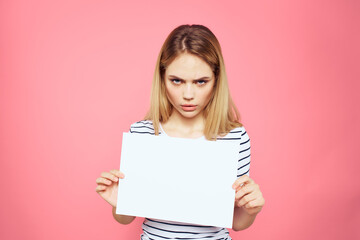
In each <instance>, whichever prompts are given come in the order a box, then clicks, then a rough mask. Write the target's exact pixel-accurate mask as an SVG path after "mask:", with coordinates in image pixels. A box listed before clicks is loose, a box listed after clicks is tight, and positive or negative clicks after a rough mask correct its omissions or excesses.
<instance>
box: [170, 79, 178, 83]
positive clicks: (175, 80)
mask: <svg viewBox="0 0 360 240" xmlns="http://www.w3.org/2000/svg"><path fill="white" fill-rule="evenodd" d="M170 81H172V82H173V83H175V84H180V83H181V81H180V80H179V79H171V80H170Z"/></svg>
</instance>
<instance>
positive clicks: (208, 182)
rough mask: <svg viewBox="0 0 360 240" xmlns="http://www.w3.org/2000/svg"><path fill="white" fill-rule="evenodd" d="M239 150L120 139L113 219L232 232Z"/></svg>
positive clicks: (220, 144)
mask: <svg viewBox="0 0 360 240" xmlns="http://www.w3.org/2000/svg"><path fill="white" fill-rule="evenodd" d="M238 144H239V143H234V142H233V141H205V140H199V139H185V138H174V137H167V136H156V135H147V134H143V135H140V134H132V133H123V140H122V149H121V162H120V171H121V172H123V173H124V174H125V178H124V179H120V180H119V186H118V198H117V207H116V213H117V214H122V215H130V216H138V217H147V218H152V219H160V220H168V221H175V222H184V223H192V224H198V225H205V226H217V227H225V228H232V222H233V214H234V200H235V190H234V189H232V184H233V183H234V181H235V180H236V178H237V161H238V159H237V157H238V152H237V151H238Z"/></svg>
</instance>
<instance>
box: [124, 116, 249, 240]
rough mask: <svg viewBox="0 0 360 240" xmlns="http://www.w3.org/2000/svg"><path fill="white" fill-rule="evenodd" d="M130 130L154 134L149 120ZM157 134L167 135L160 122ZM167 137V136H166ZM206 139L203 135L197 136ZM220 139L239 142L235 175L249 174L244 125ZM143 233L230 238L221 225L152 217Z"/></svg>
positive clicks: (151, 239)
mask: <svg viewBox="0 0 360 240" xmlns="http://www.w3.org/2000/svg"><path fill="white" fill-rule="evenodd" d="M130 132H131V133H134V134H151V135H155V130H154V127H153V124H152V121H150V120H143V121H139V122H136V123H133V124H132V125H131V127H130ZM159 136H167V135H166V133H165V131H164V130H163V129H162V126H161V124H160V132H159ZM167 137H168V136H167ZM198 139H199V140H206V138H205V136H202V137H200V138H198ZM217 140H221V141H237V142H239V157H238V166H237V177H240V176H242V175H244V174H247V175H248V176H249V173H250V172H249V171H250V138H249V136H248V134H247V133H246V130H245V128H244V126H242V127H238V128H234V129H232V130H231V131H230V132H229V133H228V134H227V135H226V136H224V137H218V138H217ZM142 229H143V233H142V234H141V240H164V239H184V240H185V239H186V240H191V239H207V240H215V239H217V240H231V237H230V235H229V231H228V230H227V229H226V228H222V227H213V226H203V225H195V224H187V223H182V222H174V221H165V220H159V219H153V218H145V219H144V222H143V224H142Z"/></svg>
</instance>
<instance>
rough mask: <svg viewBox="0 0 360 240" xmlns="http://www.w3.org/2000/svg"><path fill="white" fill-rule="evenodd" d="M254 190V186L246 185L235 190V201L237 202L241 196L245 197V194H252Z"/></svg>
mask: <svg viewBox="0 0 360 240" xmlns="http://www.w3.org/2000/svg"><path fill="white" fill-rule="evenodd" d="M255 189H256V185H255V184H247V185H244V186H243V187H241V188H240V189H238V190H237V192H236V194H235V199H236V200H239V199H241V198H242V197H243V196H245V195H246V194H249V193H251V192H254V191H255Z"/></svg>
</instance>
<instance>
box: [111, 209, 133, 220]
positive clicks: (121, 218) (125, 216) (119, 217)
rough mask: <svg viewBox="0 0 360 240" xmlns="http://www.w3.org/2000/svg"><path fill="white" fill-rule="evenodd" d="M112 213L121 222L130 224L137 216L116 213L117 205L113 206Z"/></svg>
mask: <svg viewBox="0 0 360 240" xmlns="http://www.w3.org/2000/svg"><path fill="white" fill-rule="evenodd" d="M112 214H113V217H114V218H115V220H116V221H118V222H119V223H121V224H129V223H131V222H132V221H134V219H135V218H136V217H134V216H128V215H121V214H116V207H113V209H112Z"/></svg>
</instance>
